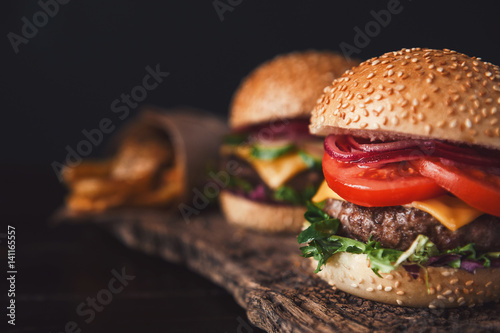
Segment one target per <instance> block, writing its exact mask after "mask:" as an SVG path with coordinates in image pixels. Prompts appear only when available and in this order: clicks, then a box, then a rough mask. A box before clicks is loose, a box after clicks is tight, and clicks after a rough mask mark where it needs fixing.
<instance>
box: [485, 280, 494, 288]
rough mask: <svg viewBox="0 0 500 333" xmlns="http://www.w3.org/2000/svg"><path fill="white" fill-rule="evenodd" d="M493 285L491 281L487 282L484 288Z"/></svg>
mask: <svg viewBox="0 0 500 333" xmlns="http://www.w3.org/2000/svg"><path fill="white" fill-rule="evenodd" d="M492 284H493V281H488V282H487V283H486V284H485V285H484V286H485V287H486V288H488V287H489V286H491V285H492Z"/></svg>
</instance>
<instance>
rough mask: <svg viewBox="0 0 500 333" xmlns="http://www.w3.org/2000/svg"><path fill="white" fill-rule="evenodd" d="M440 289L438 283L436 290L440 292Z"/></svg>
mask: <svg viewBox="0 0 500 333" xmlns="http://www.w3.org/2000/svg"><path fill="white" fill-rule="evenodd" d="M441 289H442V287H441V285H440V284H438V285H437V286H436V290H437V291H438V292H440V291H441Z"/></svg>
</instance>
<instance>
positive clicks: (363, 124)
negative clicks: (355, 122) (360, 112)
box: [359, 123, 368, 128]
mask: <svg viewBox="0 0 500 333" xmlns="http://www.w3.org/2000/svg"><path fill="white" fill-rule="evenodd" d="M367 126H368V124H367V123H361V124H360V125H359V127H361V128H366V127H367Z"/></svg>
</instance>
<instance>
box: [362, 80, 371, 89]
mask: <svg viewBox="0 0 500 333" xmlns="http://www.w3.org/2000/svg"><path fill="white" fill-rule="evenodd" d="M369 86H370V81H366V82H365V84H363V88H365V89H366V88H368V87H369Z"/></svg>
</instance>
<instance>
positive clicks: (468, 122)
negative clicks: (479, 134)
mask: <svg viewBox="0 0 500 333" xmlns="http://www.w3.org/2000/svg"><path fill="white" fill-rule="evenodd" d="M465 127H467V128H471V127H472V122H471V121H470V119H469V118H467V119H465Z"/></svg>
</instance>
